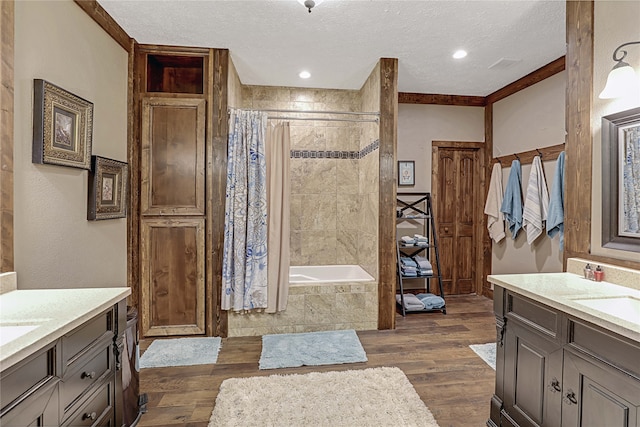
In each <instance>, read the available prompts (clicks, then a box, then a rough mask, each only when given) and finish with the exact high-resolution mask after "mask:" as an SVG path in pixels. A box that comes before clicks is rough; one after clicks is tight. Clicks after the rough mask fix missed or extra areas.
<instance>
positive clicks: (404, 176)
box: [398, 160, 416, 185]
mask: <svg viewBox="0 0 640 427" xmlns="http://www.w3.org/2000/svg"><path fill="white" fill-rule="evenodd" d="M414 167H415V162H414V161H413V160H398V185H415V184H416V181H415V173H414V172H415V171H414Z"/></svg>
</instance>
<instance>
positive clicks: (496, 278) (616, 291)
mask: <svg viewBox="0 0 640 427" xmlns="http://www.w3.org/2000/svg"><path fill="white" fill-rule="evenodd" d="M541 275H550V276H551V275H555V276H557V277H558V278H568V279H569V280H571V281H572V282H575V281H576V280H577V281H581V282H579V283H581V284H582V285H584V286H585V287H588V286H593V285H594V284H597V286H598V288H599V291H600V292H599V294H601V295H602V296H608V295H630V296H636V297H638V295H640V293H639V292H638V291H637V290H635V289H630V288H625V287H623V286H619V285H615V284H612V283H608V282H592V281H587V280H586V279H584V278H583V277H581V276H578V275H576V274H573V273H532V274H521V275H515V274H505V275H489V276H487V280H488V281H489V282H491V283H494V284H496V285H498V286H502V287H503V288H505V289H507V290H511V291H514V292H516V293H518V294H520V295H523V296H525V297H528V298H530V299H532V300H534V301H538V302H540V303H542V304H545V305H547V306H549V307H552V308H555V309H558V310H561V311H564V312H565V313H567V314H569V315H571V316H573V317H575V318H577V319H580V320H584V321H586V322H589V323H592V324H594V325H597V326H600V327H602V328H605V329H607V330H609V331H612V332H614V333H617V334H619V335H621V336H624V337H626V338H629V339H631V340H633V341H635V342H638V343H640V324H634V323H633V322H628V321H626V320H624V319H620V318H617V317H614V316H610V315H608V314H607V313H604V312H601V311H597V310H593V309H590V308H589V307H586V306H583V305H581V304H578V303H575V302H573V301H572V300H571V299H569V298H563V297H562V296H558V297H557V298H553V297H551V296H547V295H544V294H541V293H539V292H536V291H535V290H532V289H529V288H527V287H525V286H523V285H521V284H518V283H514V282H513V280H514V278H516V277H517V276H528V277H529V278H531V277H533V276H541ZM516 280H517V279H516ZM586 292H587V290H585V294H584V295H575V296H574V297H572V298H574V299H575V298H580V297H581V296H584V297H591V296H593V294H589V293H586Z"/></svg>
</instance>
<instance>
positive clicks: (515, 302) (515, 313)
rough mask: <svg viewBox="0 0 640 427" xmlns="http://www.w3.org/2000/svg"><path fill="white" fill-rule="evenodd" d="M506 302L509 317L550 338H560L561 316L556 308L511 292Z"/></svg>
mask: <svg viewBox="0 0 640 427" xmlns="http://www.w3.org/2000/svg"><path fill="white" fill-rule="evenodd" d="M506 302H507V305H506V310H505V311H506V314H505V315H506V317H507V318H509V317H511V318H514V319H516V320H519V321H520V322H522V323H524V324H525V325H527V326H529V327H531V328H533V329H535V330H537V331H538V332H542V333H543V334H544V335H547V336H548V337H549V338H552V339H559V338H560V337H559V335H560V334H559V332H560V331H561V326H560V324H561V316H560V315H559V313H558V312H557V311H556V310H554V309H552V308H551V307H547V306H545V305H542V304H540V303H537V302H535V301H533V300H530V299H528V298H525V297H523V296H520V295H516V294H513V293H511V292H507V300H506Z"/></svg>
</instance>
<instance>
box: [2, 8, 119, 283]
mask: <svg viewBox="0 0 640 427" xmlns="http://www.w3.org/2000/svg"><path fill="white" fill-rule="evenodd" d="M35 78H40V79H45V80H47V81H49V82H51V83H53V84H56V85H58V86H60V87H62V88H64V89H66V90H68V91H70V92H72V93H74V94H76V95H78V96H80V97H82V98H84V99H87V100H89V101H91V102H93V104H94V111H93V114H94V128H93V154H96V155H100V156H104V157H108V158H112V159H116V160H120V161H126V160H127V53H126V52H125V51H124V50H123V49H122V48H121V47H120V46H119V45H118V44H117V43H116V42H115V41H114V40H113V39H112V38H111V37H110V36H109V35H108V34H106V33H105V32H104V31H103V30H102V29H101V28H100V27H99V26H98V25H97V24H96V23H95V22H94V21H93V20H92V19H91V18H90V17H89V16H87V14H86V13H85V12H83V11H82V9H80V8H79V7H78V6H77V5H76V4H75V3H73V2H72V1H71V0H65V1H55V2H52V1H17V2H16V3H15V144H14V145H15V154H14V156H15V157H14V168H15V187H14V197H15V205H14V218H15V229H14V232H15V269H16V271H17V273H18V286H19V287H21V288H35V287H46V288H56V287H93V286H126V283H127V241H126V233H127V229H126V227H127V224H126V219H115V220H105V221H87V219H86V217H87V193H88V171H86V170H81V169H74V168H67V167H61V166H53V165H36V164H33V163H31V142H32V111H33V79H35Z"/></svg>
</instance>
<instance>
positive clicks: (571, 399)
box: [562, 389, 578, 405]
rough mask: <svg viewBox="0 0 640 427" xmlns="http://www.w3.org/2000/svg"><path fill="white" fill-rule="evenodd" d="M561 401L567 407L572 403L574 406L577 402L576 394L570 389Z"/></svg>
mask: <svg viewBox="0 0 640 427" xmlns="http://www.w3.org/2000/svg"><path fill="white" fill-rule="evenodd" d="M562 400H563V401H564V403H566V404H567V405H571V404H572V403H573V404H574V405H576V404H577V403H578V400H577V399H576V393H575V392H574V391H573V390H571V389H570V390H569V392H568V393H567V394H566V396H565V397H564V399H562Z"/></svg>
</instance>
